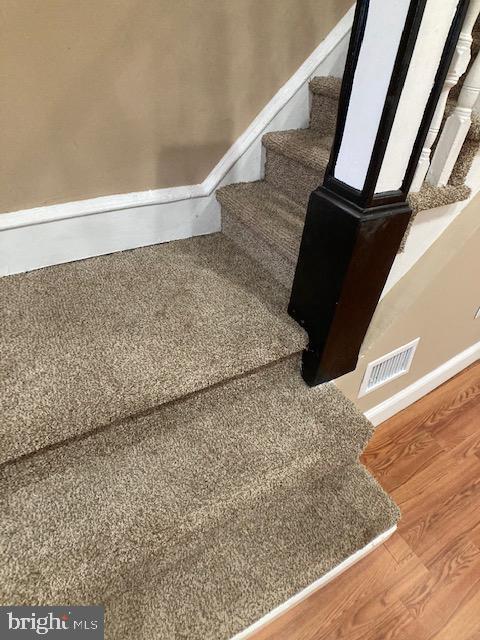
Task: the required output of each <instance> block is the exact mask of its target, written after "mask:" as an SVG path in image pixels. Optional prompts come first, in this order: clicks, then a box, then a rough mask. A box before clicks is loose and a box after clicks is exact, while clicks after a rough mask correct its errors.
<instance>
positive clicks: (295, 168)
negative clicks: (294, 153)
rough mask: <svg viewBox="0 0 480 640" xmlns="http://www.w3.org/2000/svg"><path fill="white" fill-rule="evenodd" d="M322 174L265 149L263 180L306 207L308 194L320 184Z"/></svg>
mask: <svg viewBox="0 0 480 640" xmlns="http://www.w3.org/2000/svg"><path fill="white" fill-rule="evenodd" d="M323 176H324V172H318V171H313V170H312V169H309V168H308V167H305V166H304V165H302V164H300V163H299V162H296V161H295V160H291V159H290V158H287V157H286V156H284V155H282V154H280V153H277V152H276V151H273V150H272V149H267V156H266V162H265V180H266V181H267V182H268V183H270V184H271V185H272V187H274V188H275V189H278V190H279V191H281V192H282V193H285V194H286V195H287V196H288V197H289V198H291V199H292V200H294V201H295V202H298V204H300V205H301V206H302V207H306V206H307V204H308V199H309V198H310V194H311V193H312V191H314V190H315V189H316V188H317V187H319V186H320V185H321V184H322V181H323Z"/></svg>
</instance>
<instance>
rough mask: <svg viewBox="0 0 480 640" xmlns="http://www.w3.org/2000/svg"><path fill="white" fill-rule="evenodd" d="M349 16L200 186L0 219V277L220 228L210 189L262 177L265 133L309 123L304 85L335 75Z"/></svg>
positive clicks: (340, 66) (67, 205)
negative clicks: (321, 76)
mask: <svg viewBox="0 0 480 640" xmlns="http://www.w3.org/2000/svg"><path fill="white" fill-rule="evenodd" d="M353 13H354V8H353V7H352V8H351V9H350V10H349V11H348V13H347V14H346V15H345V16H344V17H343V18H342V19H341V20H340V22H339V23H338V24H337V25H336V26H335V28H334V29H333V30H332V31H331V32H330V33H329V35H328V36H327V37H326V38H325V40H323V42H322V43H321V44H320V45H319V46H318V47H317V48H316V49H315V51H314V52H313V53H312V54H311V55H310V56H309V57H308V58H307V60H306V61H305V62H304V63H303V64H302V66H301V67H300V68H299V69H298V70H297V71H296V72H295V74H294V75H293V76H292V77H291V78H290V79H289V80H288V82H287V83H286V84H285V85H284V86H283V87H282V88H281V89H280V90H279V91H278V92H277V93H276V95H275V96H274V97H273V98H272V100H271V101H270V102H269V103H268V104H267V105H266V107H265V108H264V109H263V110H262V111H261V113H260V114H259V115H258V116H257V117H256V118H255V120H254V121H253V122H252V123H251V124H250V126H249V127H248V129H247V130H246V131H245V132H244V133H243V134H242V135H241V136H240V137H239V138H238V139H237V140H236V141H235V142H234V144H233V145H232V146H231V148H230V149H229V150H228V151H227V153H226V154H225V155H224V156H223V158H222V159H221V160H220V162H219V163H218V164H217V165H216V166H215V167H214V168H213V169H212V171H211V172H210V174H209V175H208V176H207V177H206V179H205V180H204V181H203V182H202V183H201V184H196V185H188V186H182V187H173V188H169V189H155V190H151V191H142V192H137V193H127V194H119V195H112V196H103V197H99V198H93V199H90V200H80V201H77V202H67V203H63V204H56V205H52V206H45V207H36V208H34V209H26V210H23V211H14V212H10V213H2V214H0V276H5V275H11V274H14V273H22V272H24V271H30V270H32V269H38V268H41V267H46V266H50V265H54V264H61V263H63V262H71V261H73V260H80V259H82V258H88V257H91V256H97V255H103V254H107V253H112V252H114V251H124V250H125V249H133V248H135V247H140V246H146V245H150V244H157V243H161V242H168V241H170V240H176V239H181V238H187V237H191V236H194V235H202V234H205V233H213V232H215V231H219V230H220V210H219V207H218V205H217V202H216V200H215V195H214V192H215V190H216V188H217V187H219V186H222V185H225V184H230V183H232V182H241V181H251V180H259V179H261V178H262V177H263V162H262V145H261V138H262V136H263V134H264V133H267V132H268V131H277V130H281V129H296V128H300V127H306V126H307V125H308V117H309V93H308V81H309V80H310V79H311V78H312V77H313V76H315V75H335V76H337V77H340V76H341V74H342V71H343V65H344V61H345V57H346V52H347V46H348V35H349V32H350V29H351V25H352V22H353Z"/></svg>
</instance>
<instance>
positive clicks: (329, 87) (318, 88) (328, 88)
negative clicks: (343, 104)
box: [309, 76, 342, 100]
mask: <svg viewBox="0 0 480 640" xmlns="http://www.w3.org/2000/svg"><path fill="white" fill-rule="evenodd" d="M309 87H310V91H311V92H312V93H313V94H315V95H321V96H326V97H328V98H331V99H332V100H338V99H339V98H340V89H341V87H342V79H341V78H334V77H333V76H316V77H315V78H312V79H311V80H310V82H309Z"/></svg>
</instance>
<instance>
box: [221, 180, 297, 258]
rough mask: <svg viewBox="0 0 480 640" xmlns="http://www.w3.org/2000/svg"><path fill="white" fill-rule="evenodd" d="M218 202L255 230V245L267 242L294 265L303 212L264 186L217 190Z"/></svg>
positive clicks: (246, 184)
mask: <svg viewBox="0 0 480 640" xmlns="http://www.w3.org/2000/svg"><path fill="white" fill-rule="evenodd" d="M217 199H218V201H219V202H220V204H221V205H222V207H224V208H225V209H227V210H228V212H229V213H230V214H233V215H235V216H236V217H237V218H238V219H239V220H241V221H242V223H243V224H244V225H246V226H247V227H249V228H251V229H254V230H255V233H256V234H257V237H258V242H266V243H268V244H270V245H271V246H273V247H274V248H275V250H276V251H278V253H279V254H280V255H281V256H282V257H284V258H286V259H288V260H289V261H291V262H292V264H294V263H295V262H296V260H297V256H298V249H299V246H300V241H301V239H302V231H303V223H304V219H305V210H304V208H303V207H301V206H299V205H298V204H296V203H295V202H293V201H292V200H290V198H288V197H287V196H285V195H284V194H282V193H281V192H279V191H277V190H276V189H273V188H272V187H271V186H270V185H269V184H268V183H267V182H265V181H263V180H260V181H257V182H240V183H237V184H231V185H228V186H226V187H222V188H221V189H218V190H217Z"/></svg>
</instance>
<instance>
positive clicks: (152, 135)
mask: <svg viewBox="0 0 480 640" xmlns="http://www.w3.org/2000/svg"><path fill="white" fill-rule="evenodd" d="M0 4H1V6H0V29H1V32H0V86H1V87H2V100H1V101H0V130H1V131H2V142H1V144H0V154H1V162H0V180H1V185H0V211H1V212H5V211H13V210H18V209H22V208H27V207H33V206H41V205H45V204H52V203H57V202H65V201H70V200H77V199H82V198H89V197H94V196H99V195H108V194H114V193H125V192H130V191H141V190H144V189H151V188H159V187H167V186H176V185H185V184H195V183H198V182H201V181H202V180H203V179H204V178H205V177H206V176H207V175H208V173H209V172H210V170H211V169H212V168H213V167H214V166H215V164H216V163H217V161H218V160H219V159H220V158H221V157H222V155H223V154H224V153H225V151H226V150H227V149H228V148H229V146H230V145H231V144H232V142H233V141H234V140H235V139H236V138H237V137H238V136H239V135H240V134H241V133H242V131H243V130H244V129H245V128H246V127H247V126H248V125H249V123H250V122H251V121H252V120H253V119H254V118H255V116H256V115H257V114H258V112H259V111H260V110H261V109H262V108H263V107H264V105H265V104H266V103H267V102H268V101H269V100H270V99H271V98H272V96H273V95H274V94H275V92H276V91H277V90H278V89H279V88H280V87H281V86H282V85H283V84H284V83H285V82H286V81H287V80H288V78H289V77H290V76H291V75H292V73H294V71H295V70H296V69H297V68H298V67H299V66H300V65H301V64H302V62H303V61H304V60H305V59H306V58H307V56H308V55H309V54H310V53H311V52H312V51H313V49H314V48H315V47H316V46H317V45H318V44H319V43H320V42H321V41H322V40H323V38H324V37H325V35H326V34H327V33H328V32H329V31H330V30H331V29H332V28H333V26H334V25H335V24H336V23H337V22H338V20H339V19H340V18H341V17H342V16H343V15H344V14H345V12H346V11H347V10H348V8H349V6H350V4H351V0H323V1H322V2H318V0H2V1H1V3H0Z"/></svg>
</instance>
